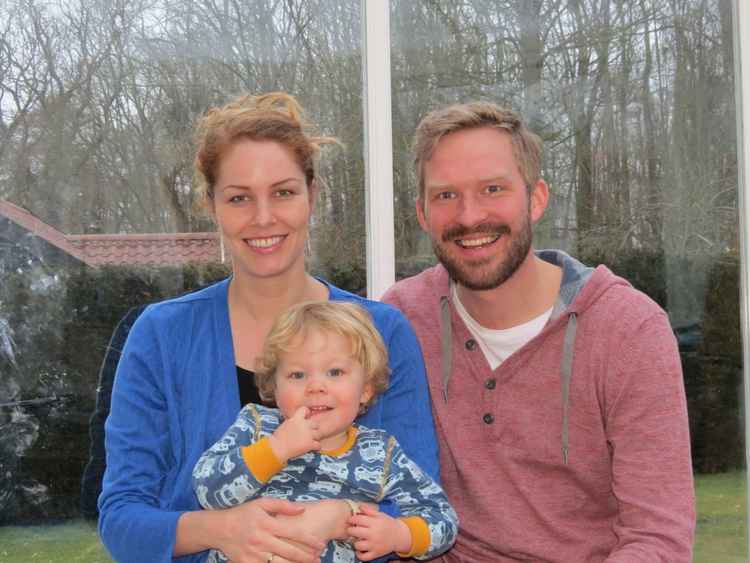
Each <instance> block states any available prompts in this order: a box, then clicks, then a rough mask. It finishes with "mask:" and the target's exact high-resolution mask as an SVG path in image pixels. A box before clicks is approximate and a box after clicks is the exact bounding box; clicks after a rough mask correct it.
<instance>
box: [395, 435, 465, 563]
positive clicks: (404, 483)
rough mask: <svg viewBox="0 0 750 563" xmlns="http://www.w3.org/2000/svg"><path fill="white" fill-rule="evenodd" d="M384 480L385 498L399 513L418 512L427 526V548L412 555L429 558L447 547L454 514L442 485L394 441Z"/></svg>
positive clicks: (452, 535) (452, 537)
mask: <svg viewBox="0 0 750 563" xmlns="http://www.w3.org/2000/svg"><path fill="white" fill-rule="evenodd" d="M390 460H391V462H390V467H389V468H388V473H387V477H386V480H385V487H384V490H383V492H384V494H385V498H388V499H391V500H393V502H395V503H396V504H397V505H398V506H399V507H400V508H401V514H402V515H403V516H418V517H419V518H421V519H422V520H424V521H425V523H426V524H427V527H428V528H429V529H430V540H431V541H430V546H429V548H428V550H427V551H426V552H425V553H423V554H421V555H417V556H414V558H415V559H432V558H433V557H437V556H438V555H440V554H441V553H443V552H445V551H447V550H448V548H450V547H451V546H452V545H453V544H454V542H455V541H456V535H457V534H458V515H457V514H456V511H455V510H454V509H453V507H452V506H451V505H450V503H449V502H448V497H447V496H446V495H445V492H444V491H443V489H442V488H441V487H440V485H438V484H437V483H436V482H435V481H434V480H433V479H432V478H430V476H429V475H427V474H426V473H425V472H424V471H422V470H421V469H420V468H419V467H418V466H417V465H416V464H415V463H414V462H413V461H412V460H410V459H409V457H408V456H407V455H406V454H405V453H404V451H403V450H402V449H401V448H400V447H399V445H398V443H395V444H394V445H393V448H392V449H391V456H390Z"/></svg>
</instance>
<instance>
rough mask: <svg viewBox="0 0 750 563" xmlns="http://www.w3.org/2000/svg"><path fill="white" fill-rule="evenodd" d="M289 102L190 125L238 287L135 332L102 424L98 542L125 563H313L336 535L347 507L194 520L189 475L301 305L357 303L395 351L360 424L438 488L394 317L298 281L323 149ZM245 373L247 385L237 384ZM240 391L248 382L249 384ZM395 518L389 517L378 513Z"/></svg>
mask: <svg viewBox="0 0 750 563" xmlns="http://www.w3.org/2000/svg"><path fill="white" fill-rule="evenodd" d="M330 142H332V139H329V138H325V137H319V136H314V135H313V134H312V133H311V132H310V127H309V125H308V124H307V123H306V122H305V121H304V120H303V118H302V113H301V108H300V107H299V105H298V104H297V102H296V101H295V100H294V98H292V97H291V96H288V95H286V94H282V93H275V94H267V95H264V96H259V97H242V98H239V99H237V100H235V101H233V102H231V103H229V104H227V105H226V106H224V107H221V108H215V109H213V110H211V111H209V112H208V113H207V114H206V116H205V117H204V118H203V120H202V121H201V123H200V124H199V127H198V134H197V144H198V150H197V156H196V159H195V169H196V173H197V177H198V179H199V180H200V183H201V190H202V191H201V193H202V195H203V198H204V200H205V203H206V205H207V207H208V209H209V210H210V212H211V214H212V215H213V217H214V219H215V221H216V224H217V226H218V229H219V232H220V234H221V236H222V238H223V241H224V245H225V247H226V248H227V249H228V251H229V253H230V255H231V257H232V276H231V277H230V278H229V279H227V280H224V281H222V282H219V283H217V284H215V285H212V286H210V287H208V288H206V289H203V290H201V291H198V292H195V293H191V294H189V295H186V296H183V297H179V298H176V299H172V300H169V301H165V302H163V303H159V304H155V305H152V306H150V307H148V308H147V309H146V311H145V312H144V313H143V314H142V315H141V317H140V318H139V319H138V321H137V322H136V324H135V325H134V327H133V329H132V331H131V333H130V335H129V337H128V341H127V343H126V345H125V348H124V350H123V354H122V358H121V360H120V363H119V366H118V371H117V377H116V380H115V386H114V391H113V396H112V410H111V414H110V416H109V418H108V420H107V424H106V447H107V471H106V473H105V477H104V484H103V491H102V495H101V497H100V499H99V509H100V519H99V532H100V535H101V537H102V540H103V541H104V543H105V544H106V546H107V548H108V549H109V550H110V553H111V554H112V555H113V556H114V558H115V559H116V560H118V561H149V562H152V561H170V560H171V559H172V558H173V557H181V556H185V557H184V560H185V561H201V560H203V559H204V558H205V550H206V549H208V548H215V549H220V550H221V551H223V552H224V553H225V554H226V555H227V556H228V557H229V559H230V560H232V561H235V562H246V561H247V562H267V561H271V560H273V561H274V562H275V563H284V562H286V561H289V562H292V563H306V562H308V561H317V554H318V553H319V551H320V550H321V549H322V548H323V547H324V545H325V542H326V541H327V540H329V539H333V538H345V537H347V534H346V521H347V519H348V516H349V515H350V508H349V505H348V504H347V503H346V502H345V501H340V500H331V501H321V502H319V503H304V504H294V503H290V502H284V501H280V500H273V499H258V500H256V501H253V502H250V503H247V504H243V505H241V506H237V507H234V508H231V509H227V510H220V511H205V512H201V511H200V510H199V505H198V503H197V501H196V499H195V496H194V495H193V492H192V487H191V481H190V477H191V472H192V469H193V466H194V465H195V462H196V461H197V460H198V458H199V457H200V455H201V453H202V452H203V451H204V450H205V449H206V448H207V447H208V446H210V445H211V444H213V443H214V442H215V441H216V440H217V439H218V438H219V437H221V435H222V434H223V433H224V431H225V430H226V429H227V428H228V427H229V426H230V424H231V423H232V422H233V421H234V419H235V417H236V416H237V413H238V411H239V409H240V407H241V405H242V404H245V403H247V402H259V397H258V394H257V389H256V388H255V387H254V385H253V382H252V369H253V366H254V363H255V358H256V357H257V356H258V355H259V353H260V351H261V349H262V345H263V341H264V338H265V336H266V334H267V332H268V330H269V328H270V326H271V324H272V322H273V320H274V319H275V318H276V316H277V315H278V314H279V313H280V312H281V311H283V310H285V309H286V308H288V307H289V306H290V305H292V304H294V303H298V302H301V301H307V300H321V299H331V300H347V301H357V302H359V303H360V304H361V305H363V306H365V307H366V308H367V309H368V310H369V312H370V314H371V315H372V316H373V320H374V321H375V324H376V326H377V327H378V330H379V331H380V332H381V334H382V335H383V339H384V341H385V342H386V344H387V345H388V348H389V354H390V367H391V370H392V375H391V385H390V388H389V390H388V391H387V392H386V393H385V394H384V395H383V396H382V397H381V399H380V400H379V401H378V402H377V403H376V405H374V406H373V407H372V408H371V409H370V410H368V412H367V414H366V415H364V416H362V417H361V418H360V419H359V421H360V422H361V423H362V424H364V425H366V426H371V427H378V428H384V429H385V430H387V431H388V432H390V433H392V434H394V435H395V436H396V437H397V439H398V440H399V442H401V444H402V446H403V449H404V450H405V451H406V453H407V454H408V455H409V456H410V457H412V459H414V460H415V461H417V463H419V464H420V466H421V467H422V468H423V469H424V470H425V471H426V472H428V473H430V474H431V475H432V476H433V477H437V472H438V471H437V448H436V445H435V435H434V427H433V424H432V415H431V412H430V406H429V397H428V392H427V386H426V381H425V376H424V366H423V363H422V357H421V353H420V348H419V345H418V344H417V341H416V338H415V336H414V333H413V331H412V330H411V328H410V326H409V325H408V323H407V322H406V320H405V319H404V318H403V316H402V315H401V314H400V313H398V312H397V311H396V310H395V309H393V308H391V307H389V306H386V305H384V304H381V303H376V302H372V301H368V300H365V299H362V298H359V297H357V296H355V295H352V294H350V293H347V292H344V291H342V290H340V289H338V288H336V287H334V286H332V285H330V284H328V283H326V282H325V281H323V280H320V279H316V278H314V277H312V276H310V274H308V273H307V271H306V270H305V261H304V249H305V245H306V243H307V236H308V232H307V230H308V224H309V220H310V217H311V214H312V209H313V205H314V203H315V196H316V194H317V191H318V188H319V185H320V182H319V180H318V179H317V177H316V163H317V159H318V155H319V152H320V147H321V145H322V144H325V143H330ZM248 376H249V382H248V381H246V380H243V379H242V378H243V377H248ZM243 381H244V382H243ZM380 509H381V510H385V511H386V512H389V513H391V514H394V511H395V508H394V507H392V506H387V505H381V506H380Z"/></svg>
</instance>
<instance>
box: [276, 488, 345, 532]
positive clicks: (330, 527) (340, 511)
mask: <svg viewBox="0 0 750 563" xmlns="http://www.w3.org/2000/svg"><path fill="white" fill-rule="evenodd" d="M295 506H298V507H302V508H304V512H302V513H301V514H299V513H298V514H295V515H292V514H289V513H287V514H280V515H278V517H277V518H276V519H277V520H278V521H279V522H280V523H282V524H283V527H284V530H286V532H287V534H288V537H289V538H291V539H294V540H295V541H297V538H296V537H293V536H297V537H299V536H300V535H301V534H302V532H303V531H307V532H311V533H312V534H313V535H314V536H315V537H316V538H319V539H321V540H323V541H326V542H328V541H330V540H345V539H348V538H349V534H348V533H347V531H346V528H347V522H348V521H349V517H350V516H351V514H352V513H351V509H350V508H349V505H348V504H347V503H346V502H344V501H343V500H334V499H331V500H319V501H316V502H299V503H296V504H295Z"/></svg>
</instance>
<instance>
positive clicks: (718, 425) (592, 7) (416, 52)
mask: <svg viewBox="0 0 750 563" xmlns="http://www.w3.org/2000/svg"><path fill="white" fill-rule="evenodd" d="M391 13H392V20H391V33H392V54H391V60H392V70H393V77H392V84H393V128H394V133H393V135H394V136H393V142H394V156H395V158H394V176H395V186H394V191H395V201H396V208H395V217H396V219H395V228H396V241H397V242H396V247H397V249H396V255H397V256H398V257H400V260H399V261H398V263H397V271H396V274H397V277H405V276H408V275H411V274H413V273H416V272H418V271H420V270H422V269H423V268H424V267H425V265H427V264H432V263H434V257H433V253H432V250H431V248H430V244H429V240H428V239H427V237H426V236H425V235H423V234H422V233H421V232H420V229H419V227H418V225H417V222H416V218H415V214H414V200H415V192H416V188H415V178H414V172H413V166H412V163H411V159H412V154H411V151H410V143H411V140H412V136H413V132H414V129H415V126H416V125H417V123H418V121H419V119H420V118H421V117H422V116H424V114H425V113H426V112H427V111H429V110H431V109H434V108H436V107H440V106H443V105H446V104H448V103H452V102H459V101H468V100H470V99H478V98H481V99H489V100H492V101H495V102H499V103H501V104H506V105H508V106H510V107H513V108H515V109H517V110H520V111H521V112H522V113H523V114H524V115H525V117H526V118H527V120H528V121H529V123H530V124H531V126H532V128H533V129H535V130H536V132H537V133H539V134H540V135H541V136H542V137H543V139H544V143H545V163H544V172H543V173H544V177H545V179H546V180H547V182H548V184H549V186H550V188H551V192H552V203H551V205H550V207H549V208H548V210H547V213H546V216H545V217H544V219H543V220H542V222H541V223H540V224H539V225H538V226H537V228H536V231H535V245H536V247H537V248H545V247H555V248H560V249H563V250H566V251H568V252H570V253H571V254H574V255H575V256H577V257H579V258H580V259H582V260H583V261H584V262H587V263H591V264H596V263H604V264H607V265H609V266H610V267H611V268H612V269H613V270H614V271H615V272H616V273H619V274H621V275H623V276H624V277H626V278H627V279H629V280H630V281H631V282H632V283H633V284H634V285H635V286H636V287H638V288H640V289H642V290H643V291H645V292H646V293H648V294H649V295H650V296H651V297H652V298H653V299H655V300H656V301H657V302H658V303H659V304H661V305H662V306H663V307H664V308H665V309H666V310H667V312H668V313H669V317H670V320H671V323H672V325H673V327H674V331H675V334H676V335H677V339H678V342H679V346H680V352H681V357H682V361H683V369H684V378H685V385H686V390H687V396H688V406H689V416H690V425H691V432H692V448H693V462H694V468H695V474H696V487H697V495H698V511H699V515H698V538H697V542H696V561H729V560H733V561H734V560H736V561H740V560H742V561H744V560H746V558H747V543H746V526H747V524H746V501H745V496H746V495H745V491H746V485H745V476H744V472H745V444H744V430H743V424H744V422H743V416H744V414H743V405H742V396H743V387H742V383H743V382H742V367H743V358H742V351H741V350H742V348H741V337H740V327H739V323H740V319H739V288H738V280H739V274H738V272H739V262H740V258H739V235H738V232H739V230H738V211H737V143H736V132H735V129H736V118H737V114H736V101H735V98H734V61H733V27H732V11H731V2H727V1H721V0H709V1H702V0H700V1H699V0H678V1H675V2H657V1H651V0H647V1H644V2H626V1H612V2H599V1H595V0H582V1H577V2H560V1H553V0H538V1H534V2H526V1H521V0H506V1H499V2H498V1H485V0H469V1H466V2H452V1H448V0H437V1H430V2H427V1H410V0H393V1H392V2H391Z"/></svg>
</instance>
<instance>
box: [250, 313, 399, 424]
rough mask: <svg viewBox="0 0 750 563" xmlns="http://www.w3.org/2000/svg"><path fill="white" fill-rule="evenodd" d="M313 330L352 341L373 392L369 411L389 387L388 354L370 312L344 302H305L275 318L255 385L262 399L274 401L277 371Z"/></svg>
mask: <svg viewBox="0 0 750 563" xmlns="http://www.w3.org/2000/svg"><path fill="white" fill-rule="evenodd" d="M311 330H319V331H322V332H325V333H329V334H337V335H339V336H343V337H344V338H345V339H346V340H348V341H349V344H350V346H351V355H352V357H353V358H354V359H355V360H357V362H359V364H360V365H361V366H362V368H363V369H364V371H365V381H366V383H367V384H369V385H370V388H371V389H372V397H371V398H370V400H369V401H367V403H366V404H364V405H363V407H364V409H367V408H368V407H369V406H370V405H372V404H373V403H374V402H375V399H376V398H377V396H378V395H379V394H380V393H382V392H383V391H385V390H386V389H387V388H388V375H389V372H390V370H389V369H388V352H387V351H386V348H385V344H384V343H383V339H382V337H381V336H380V332H378V329H377V328H375V326H374V325H373V323H372V319H371V317H370V315H369V313H368V312H367V311H365V310H364V309H363V308H362V307H360V306H359V305H356V304H355V303H347V302H343V301H306V302H304V303H299V304H297V305H294V306H293V307H291V308H290V309H288V310H287V311H285V312H284V313H283V314H282V315H281V316H279V317H278V318H277V319H276V321H275V322H274V324H273V326H272V327H271V331H270V332H269V333H268V336H267V337H266V341H265V343H264V345H263V352H262V353H261V355H260V357H259V358H258V360H257V365H256V374H255V382H256V384H257V386H258V391H259V393H260V397H261V399H263V400H264V401H266V402H272V401H273V400H274V395H275V392H276V370H277V369H278V367H279V364H280V363H281V360H282V358H283V356H284V354H285V353H287V352H289V350H290V349H291V348H292V345H293V341H294V339H295V338H296V337H297V336H301V337H302V338H303V339H304V338H306V337H307V334H308V331H311ZM362 412H364V410H363V411H362Z"/></svg>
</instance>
